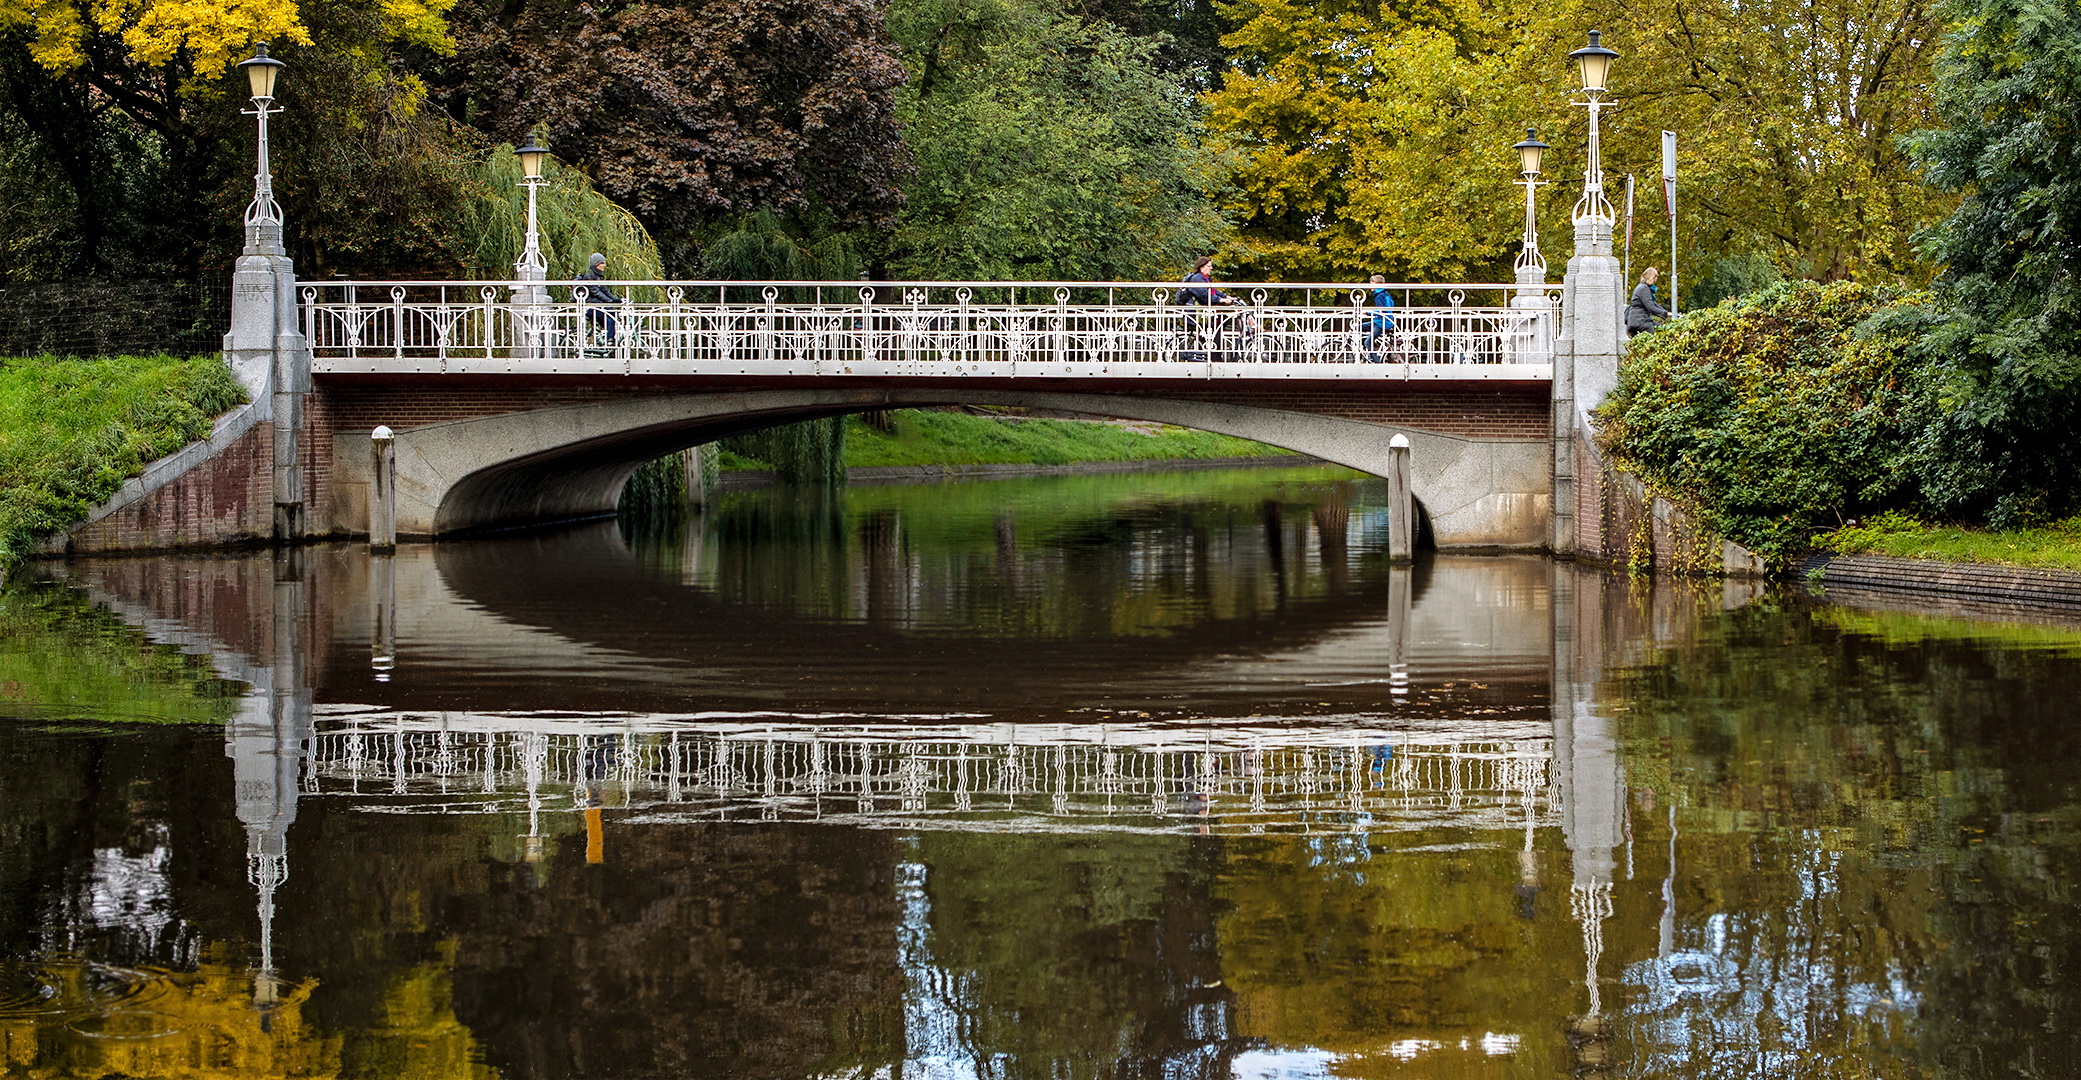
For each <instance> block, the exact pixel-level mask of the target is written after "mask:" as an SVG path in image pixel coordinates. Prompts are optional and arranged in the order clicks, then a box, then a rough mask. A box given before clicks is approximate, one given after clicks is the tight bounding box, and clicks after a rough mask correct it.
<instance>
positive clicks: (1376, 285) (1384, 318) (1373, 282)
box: [1366, 274, 1395, 364]
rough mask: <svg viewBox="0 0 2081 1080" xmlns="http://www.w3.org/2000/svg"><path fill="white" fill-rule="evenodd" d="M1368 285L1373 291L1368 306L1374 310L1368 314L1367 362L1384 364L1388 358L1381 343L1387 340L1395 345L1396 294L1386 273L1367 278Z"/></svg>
mask: <svg viewBox="0 0 2081 1080" xmlns="http://www.w3.org/2000/svg"><path fill="white" fill-rule="evenodd" d="M1367 286H1368V288H1370V289H1371V290H1372V292H1371V294H1370V295H1369V296H1368V297H1367V298H1366V306H1368V307H1370V308H1372V309H1373V311H1372V314H1370V315H1367V316H1366V362H1367V363H1369V364H1383V363H1386V362H1387V358H1386V357H1384V356H1382V355H1380V349H1379V345H1380V343H1381V342H1382V341H1386V342H1387V347H1388V348H1390V349H1392V348H1394V346H1395V294H1394V290H1392V289H1390V288H1388V287H1387V275H1386V274H1374V275H1373V276H1372V277H1371V278H1368V279H1367Z"/></svg>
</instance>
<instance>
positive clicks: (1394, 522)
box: [1387, 431, 1416, 562]
mask: <svg viewBox="0 0 2081 1080" xmlns="http://www.w3.org/2000/svg"><path fill="white" fill-rule="evenodd" d="M1387 557H1388V559H1389V560H1391V561H1397V562H1400V561H1406V560H1409V559H1412V558H1415V557H1416V497H1415V496H1414V495H1413V494H1411V493H1410V490H1409V436H1407V435H1404V434H1402V433H1401V432H1399V431H1397V432H1395V435H1394V438H1391V439H1389V440H1387Z"/></svg>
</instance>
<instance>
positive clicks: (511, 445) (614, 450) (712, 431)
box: [335, 387, 1552, 550]
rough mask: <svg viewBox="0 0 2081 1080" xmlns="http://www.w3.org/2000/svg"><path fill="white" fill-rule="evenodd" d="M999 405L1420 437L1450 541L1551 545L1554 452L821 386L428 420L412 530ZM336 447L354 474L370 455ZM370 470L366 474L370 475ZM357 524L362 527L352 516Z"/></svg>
mask: <svg viewBox="0 0 2081 1080" xmlns="http://www.w3.org/2000/svg"><path fill="white" fill-rule="evenodd" d="M961 404H968V405H998V406H1017V407H1025V408H1036V409H1049V410H1060V411H1066V412H1078V413H1088V414H1093V415H1099V416H1115V417H1121V418H1124V419H1131V420H1147V421H1152V422H1157V423H1164V424H1175V425H1178V426H1180V427H1189V428H1198V429H1201V430H1204V431H1212V432H1218V433H1220V434H1224V435H1234V436H1238V437H1240V438H1245V439H1251V440H1254V441H1257V442H1261V443H1266V444H1268V445H1271V446H1277V447H1281V448H1283V449H1287V450H1293V451H1296V452H1298V453H1302V454H1308V455H1312V456H1314V457H1318V458H1321V459H1323V460H1325V461H1329V462H1334V463H1336V464H1339V465H1344V466H1348V467H1350V468H1354V469H1358V470H1360V471H1362V472H1368V473H1373V474H1376V475H1382V474H1384V473H1385V471H1386V469H1387V462H1388V441H1389V439H1390V438H1392V437H1393V436H1394V435H1395V434H1397V433H1401V434H1405V435H1407V436H1408V437H1409V441H1410V445H1411V454H1410V463H1411V471H1412V484H1411V487H1412V489H1413V493H1414V495H1415V497H1416V499H1417V501H1418V502H1419V503H1420V504H1421V506H1422V509H1423V511H1424V513H1425V514H1426V516H1427V517H1428V520H1429V523H1430V528H1431V535H1432V537H1433V538H1434V539H1435V541H1436V543H1437V545H1438V546H1439V547H1440V548H1461V549H1466V548H1497V549H1519V550H1523V549H1533V548H1540V547H1544V546H1545V545H1546V542H1547V541H1546V534H1547V519H1548V514H1549V511H1550V502H1551V496H1550V491H1551V475H1552V474H1551V469H1552V451H1551V448H1550V446H1549V445H1548V443H1547V442H1546V441H1545V440H1540V439H1521V438H1520V439H1483V438H1469V437H1464V436H1457V435H1447V434H1440V433H1436V432H1430V431H1425V430H1422V429H1418V428H1411V427H1401V426H1395V425H1390V424H1383V423H1375V422H1370V421H1364V420H1353V419H1345V418H1340V417H1332V416H1320V415H1316V414H1313V413H1306V412H1294V411H1289V410H1284V409H1276V408H1266V407H1261V406H1253V405H1238V404H1232V403H1213V402H1205V401H1194V400H1176V399H1167V398H1160V397H1143V396H1135V395H1123V394H1105V393H1075V392H1059V391H1038V390H1036V391H1027V390H1017V389H1013V390H991V389H980V388H978V389H965V388H962V387H930V388H927V387H920V388H915V389H902V388H897V389H889V388H879V387H878V388H874V389H871V390H867V389H856V390H848V389H843V388H828V389H827V388H807V389H773V390H743V391H728V392H710V393H687V394H666V395H650V396H631V397H629V398H626V399H615V400H609V401H602V402H597V403H591V404H584V405H572V406H560V407H552V408H541V409H532V410H527V411H523V412H512V413H504V414H500V415H492V416H485V417H479V418H472V419H463V420H453V421H448V422H444V423H436V424H429V425H426V426H424V427H417V428H412V429H410V430H406V431H402V432H400V433H399V434H398V436H397V442H396V448H397V454H396V460H397V480H396V491H397V496H396V497H397V528H398V532H399V534H400V535H401V536H406V537H431V536H441V535H453V534H457V533H466V532H471V531H477V530H484V529H492V528H502V527H512V526H519V525H527V524H533V523H546V522H551V521H557V520H568V519H571V518H577V517H586V516H594V515H598V514H602V513H608V512H612V511H613V509H614V508H615V505H616V503H617V501H618V500H619V498H620V496H621V490H622V487H623V485H624V484H625V483H626V482H627V480H628V478H629V476H630V474H632V473H633V472H634V471H635V470H636V468H637V467H638V466H640V465H642V464H643V463H644V462H647V461H651V460H654V459H656V458H658V457H662V456H664V455H666V454H669V453H672V452H674V451H677V450H682V449H685V448H686V447H689V446H696V445H700V444H702V443H706V442H712V441H714V440H715V439H719V438H722V437H725V436H728V435H734V434H737V433H740V432H745V431H752V430H757V429H759V428H765V427H771V426H775V425H778V424H786V423H793V422H796V421H801V420H810V419H817V418H821V417H828V416H839V415H844V414H848V413H856V412H865V411H869V410H875V409H888V408H916V407H927V406H935V405H961ZM357 434H358V437H359V440H360V441H361V442H362V444H363V445H364V446H365V445H366V438H367V436H366V432H360V433H357ZM353 441H355V440H354V438H353V437H351V436H343V437H342V438H340V439H339V440H338V441H337V444H336V450H335V455H336V457H337V458H339V465H340V466H345V468H343V469H342V473H343V476H342V479H343V480H347V481H349V482H350V483H351V481H352V480H353V479H354V477H353V476H352V475H351V474H352V473H353V472H355V471H358V470H356V469H355V468H354V467H353V464H352V463H355V462H366V461H368V460H369V457H368V454H367V453H366V452H365V450H364V451H363V452H359V453H357V452H355V451H354V448H353V447H352V446H351V445H349V444H350V443H352V442H353ZM363 468H365V466H364V467H363ZM340 524H341V525H342V526H344V527H345V528H346V529H348V530H352V529H353V528H354V525H353V524H352V523H348V522H341V523H340Z"/></svg>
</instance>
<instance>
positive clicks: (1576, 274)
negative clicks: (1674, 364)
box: [1550, 214, 1626, 555]
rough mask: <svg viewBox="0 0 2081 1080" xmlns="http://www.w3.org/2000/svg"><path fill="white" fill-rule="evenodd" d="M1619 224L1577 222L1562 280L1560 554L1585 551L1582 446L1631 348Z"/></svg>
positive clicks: (1598, 219) (1557, 388) (1557, 429)
mask: <svg viewBox="0 0 2081 1080" xmlns="http://www.w3.org/2000/svg"><path fill="white" fill-rule="evenodd" d="M1611 224H1612V223H1611V221H1610V220H1608V219H1606V218H1604V217H1602V216H1599V215H1596V214H1591V215H1587V216H1584V217H1580V218H1577V219H1576V221H1575V255H1574V256H1573V257H1571V258H1570V259H1569V260H1568V271H1567V273H1566V274H1564V275H1562V277H1561V333H1560V338H1559V341H1558V342H1557V343H1556V346H1555V349H1554V374H1553V445H1554V469H1553V514H1552V521H1553V532H1552V537H1551V544H1550V546H1551V547H1552V548H1553V551H1554V553H1555V554H1557V555H1573V554H1575V553H1576V551H1577V547H1578V545H1577V543H1576V528H1577V524H1578V523H1577V522H1576V520H1575V485H1576V476H1575V447H1576V440H1577V439H1587V438H1590V437H1592V433H1593V429H1592V427H1591V425H1590V419H1589V415H1590V411H1591V410H1593V409H1595V408H1596V407H1597V406H1599V405H1602V404H1603V403H1604V399H1605V398H1606V397H1607V396H1609V395H1610V394H1611V391H1612V389H1613V388H1614V387H1616V386H1617V385H1618V378H1619V357H1620V356H1621V355H1622V354H1623V353H1624V352H1625V331H1624V329H1623V328H1622V322H1621V319H1622V316H1623V315H1624V312H1625V294H1626V283H1625V279H1624V277H1623V276H1622V274H1621V272H1620V269H1619V260H1618V259H1617V258H1616V257H1614V256H1613V255H1612V253H1611Z"/></svg>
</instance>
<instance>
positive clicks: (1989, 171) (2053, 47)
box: [1912, 0, 2081, 526]
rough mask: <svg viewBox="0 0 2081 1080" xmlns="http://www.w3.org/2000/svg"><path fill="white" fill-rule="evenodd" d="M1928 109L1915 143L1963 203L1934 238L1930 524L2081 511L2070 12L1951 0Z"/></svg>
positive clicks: (2045, 0)
mask: <svg viewBox="0 0 2081 1080" xmlns="http://www.w3.org/2000/svg"><path fill="white" fill-rule="evenodd" d="M1954 15H1955V21H1954V27H1955V28H1954V30H1953V31H1952V34H1951V36H1950V37H1949V38H1948V39H1947V42H1946V44H1945V48H1944V53H1943V60H1942V63H1941V65H1940V69H1939V74H1940V78H1939V81H1938V84H1937V109H1938V113H1939V115H1940V117H1941V119H1942V120H1943V121H1944V123H1945V124H1946V125H1947V126H1946V127H1945V128H1943V129H1942V130H1937V131H1929V132H1924V133H1922V134H1920V135H1918V136H1917V137H1916V139H1915V140H1914V142H1913V144H1912V145H1913V150H1914V153H1915V157H1916V159H1917V160H1918V161H1920V162H1921V163H1922V165H1923V167H1924V168H1925V169H1926V170H1927V172H1928V176H1929V179H1930V180H1931V181H1932V182H1933V183H1935V184H1936V185H1938V186H1939V187H1942V188H1945V189H1949V190H1954V191H1963V192H1965V193H1966V194H1965V197H1964V201H1963V202H1962V203H1961V204H1960V205H1959V206H1958V209H1957V210H1956V211H1955V212H1954V213H1952V215H1951V216H1950V218H1949V219H1948V220H1946V221H1945V222H1944V223H1943V225H1942V226H1941V227H1939V228H1937V229H1936V230H1934V231H1933V232H1932V233H1931V235H1930V245H1929V247H1930V252H1931V254H1933V255H1934V256H1935V257H1936V258H1937V259H1938V260H1939V261H1940V262H1942V263H1943V265H1944V268H1945V269H1944V274H1943V277H1942V279H1941V281H1940V283H1939V291H1938V295H1939V297H1940V301H1941V308H1942V310H1943V311H1944V313H1945V314H1946V316H1947V318H1946V321H1945V324H1944V326H1943V328H1942V330H1941V331H1940V332H1939V333H1937V334H1935V335H1933V336H1932V337H1931V339H1930V341H1929V342H1928V343H1927V348H1926V351H1927V353H1928V355H1929V356H1930V357H1932V359H1933V360H1934V361H1935V362H1936V363H1938V364H1940V365H1941V366H1942V369H1943V372H1944V375H1945V394H1946V400H1947V403H1948V404H1949V406H1950V407H1949V408H1948V409H1947V411H1946V412H1945V414H1944V416H1943V417H1942V419H1941V420H1940V421H1939V422H1938V424H1937V425H1936V427H1935V428H1934V430H1933V431H1932V432H1931V444H1932V451H1933V457H1934V462H1933V465H1932V470H1931V479H1930V493H1931V497H1932V500H1933V501H1934V502H1935V503H1936V504H1937V506H1938V507H1939V508H1941V509H1944V510H1947V511H1949V512H1951V513H1954V514H1958V515H1961V516H1967V517H1979V516H1981V515H1985V516H1986V517H1987V518H1988V519H1989V520H1990V521H1991V522H1992V523H1993V524H1995V525H1997V526H2010V525H2020V524H2027V523H2030V522H2032V521H2036V520H2043V519H2046V518H2050V517H2057V516H2060V515H2063V514H2065V513H2068V512H2070V511H2071V510H2073V509H2074V508H2075V507H2076V506H2077V505H2081V449H2077V447H2076V444H2075V442H2074V439H2073V437H2072V436H2073V424H2074V416H2075V413H2076V410H2077V409H2081V122H2077V120H2076V118H2077V117H2081V4H2076V3H2075V2H2074V0H1961V2H1960V3H1958V4H1957V6H1956V8H1955V9H1954Z"/></svg>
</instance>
